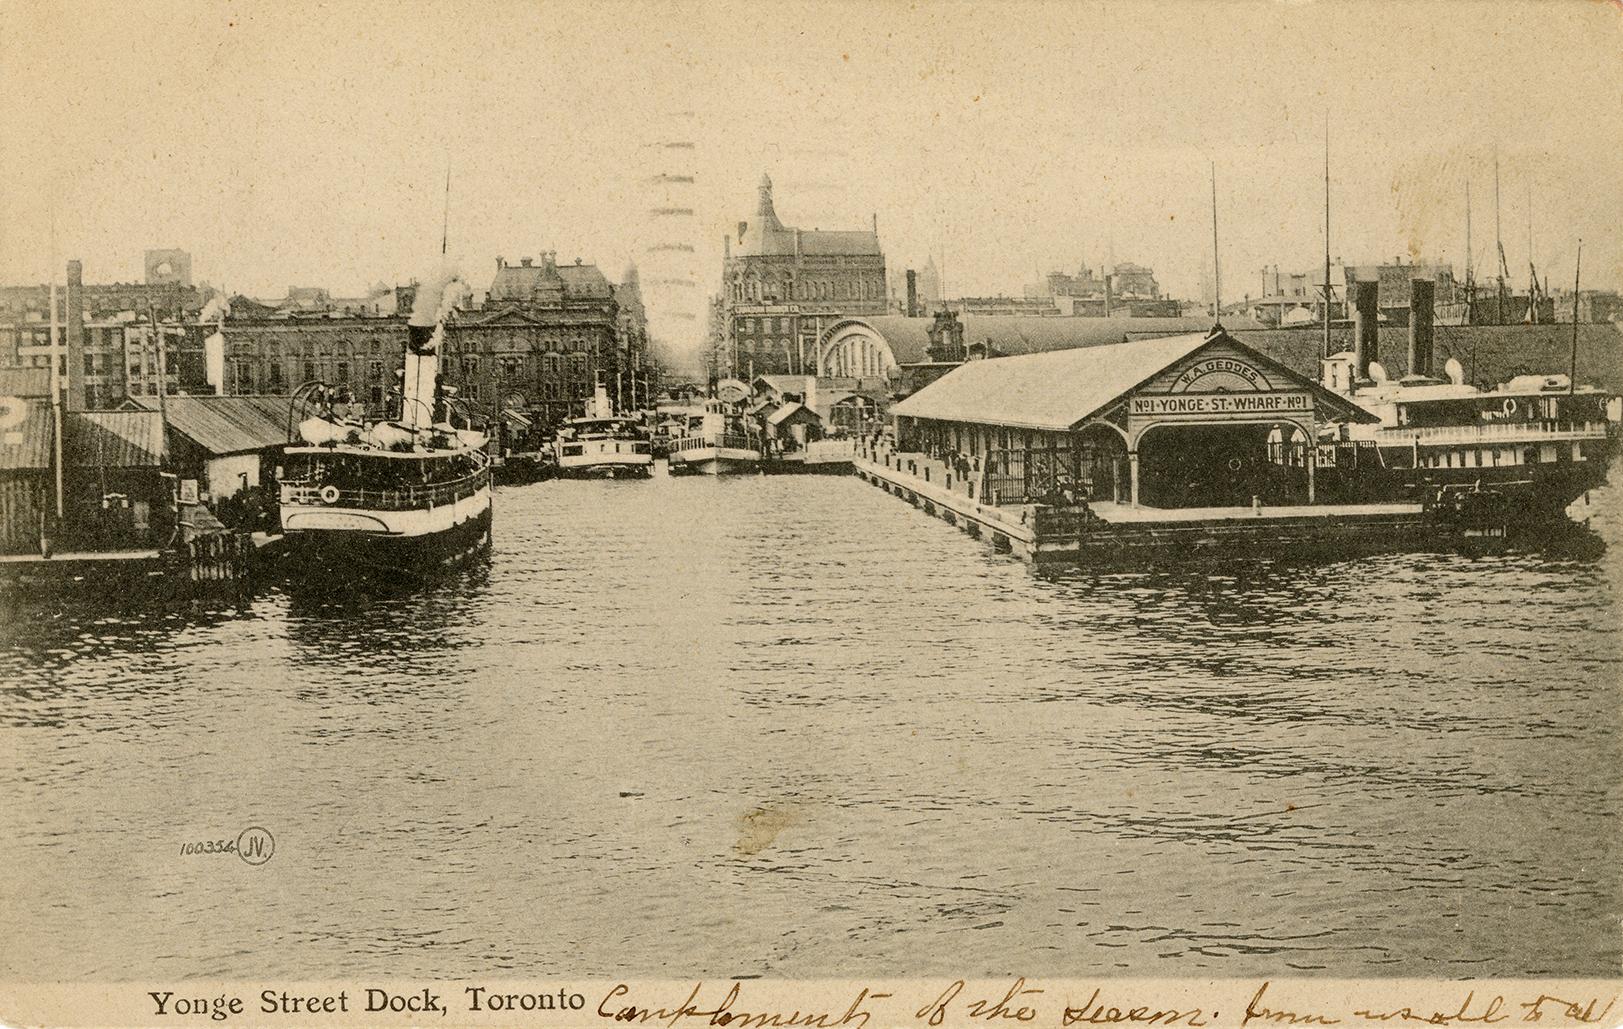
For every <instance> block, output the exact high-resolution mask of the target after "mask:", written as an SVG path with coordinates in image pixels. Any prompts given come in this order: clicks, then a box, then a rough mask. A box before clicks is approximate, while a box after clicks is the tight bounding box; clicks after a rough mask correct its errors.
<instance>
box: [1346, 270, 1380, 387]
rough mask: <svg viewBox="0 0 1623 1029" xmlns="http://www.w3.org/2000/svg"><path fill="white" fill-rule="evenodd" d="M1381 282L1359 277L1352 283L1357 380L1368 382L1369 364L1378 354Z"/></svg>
mask: <svg viewBox="0 0 1623 1029" xmlns="http://www.w3.org/2000/svg"><path fill="white" fill-rule="evenodd" d="M1380 287H1381V284H1380V283H1379V282H1377V281H1372V280H1371V281H1366V280H1364V279H1359V280H1357V281H1355V282H1354V283H1353V353H1354V355H1355V356H1356V357H1357V365H1358V374H1357V376H1356V379H1357V381H1360V382H1369V381H1371V380H1370V377H1369V366H1370V364H1372V363H1373V362H1374V361H1376V360H1377V359H1378V358H1379V356H1380V339H1381V337H1380V331H1381V330H1380V323H1379V319H1378V313H1377V312H1378V310H1379V308H1378V301H1379V297H1380Z"/></svg>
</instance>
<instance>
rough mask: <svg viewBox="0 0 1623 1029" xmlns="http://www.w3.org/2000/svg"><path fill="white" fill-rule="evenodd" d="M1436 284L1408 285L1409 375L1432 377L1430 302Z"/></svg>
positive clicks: (1413, 282) (1415, 281) (1417, 281)
mask: <svg viewBox="0 0 1623 1029" xmlns="http://www.w3.org/2000/svg"><path fill="white" fill-rule="evenodd" d="M1435 287H1436V284H1435V283H1433V282H1432V281H1431V280H1430V279H1413V280H1411V281H1410V283H1409V374H1410V375H1424V376H1426V377H1427V378H1431V377H1432V321H1433V306H1432V301H1433V297H1434V296H1435V293H1434V290H1435Z"/></svg>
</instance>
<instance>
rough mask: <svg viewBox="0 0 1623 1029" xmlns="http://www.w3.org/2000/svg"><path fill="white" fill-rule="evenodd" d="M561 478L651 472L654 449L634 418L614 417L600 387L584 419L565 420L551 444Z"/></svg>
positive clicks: (631, 475)
mask: <svg viewBox="0 0 1623 1029" xmlns="http://www.w3.org/2000/svg"><path fill="white" fill-rule="evenodd" d="M553 453H554V456H555V458H556V464H557V469H558V475H559V476H560V477H564V478H575V479H581V478H610V479H612V478H637V479H646V478H648V476H649V475H650V474H651V473H652V472H653V468H654V450H653V444H652V443H651V442H650V441H649V439H648V437H647V434H646V433H644V432H643V431H642V429H641V427H640V425H639V423H638V421H637V419H635V418H626V417H617V416H616V415H615V414H614V410H613V406H612V405H611V404H610V403H609V394H608V391H607V390H605V389H604V388H603V386H602V385H601V384H599V385H598V387H597V389H596V391H595V392H594V393H593V396H592V400H591V403H590V404H589V405H588V408H587V412H586V414H585V416H583V417H580V418H570V419H567V420H566V421H565V422H564V423H563V425H562V426H560V427H559V429H558V435H557V437H556V439H554V441H553Z"/></svg>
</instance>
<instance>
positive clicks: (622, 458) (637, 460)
mask: <svg viewBox="0 0 1623 1029" xmlns="http://www.w3.org/2000/svg"><path fill="white" fill-rule="evenodd" d="M653 470H654V458H653V455H652V454H613V455H605V456H604V457H599V458H594V459H579V458H573V459H571V458H565V459H564V460H563V461H562V462H561V463H560V464H559V465H558V476H559V478H563V479H646V478H648V476H649V475H650V474H652V473H653Z"/></svg>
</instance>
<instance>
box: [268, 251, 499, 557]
mask: <svg viewBox="0 0 1623 1029" xmlns="http://www.w3.org/2000/svg"><path fill="white" fill-rule="evenodd" d="M466 289H467V287H466V286H465V285H463V284H462V283H461V280H460V279H457V278H456V277H455V276H448V277H443V278H442V279H441V280H439V281H437V282H433V283H429V284H425V285H424V286H422V287H419V290H418V293H417V297H416V302H415V304H414V305H413V309H412V314H411V318H410V319H409V321H408V323H407V329H406V331H407V340H406V349H405V364H404V371H403V375H404V378H403V382H402V385H401V398H400V412H399V417H398V418H395V419H393V420H385V421H377V422H371V423H367V422H365V421H363V420H361V419H358V418H355V417H352V416H351V415H350V414H349V413H348V412H347V411H346V410H345V409H346V408H347V407H349V405H348V404H346V403H345V401H346V400H347V397H346V394H345V391H343V390H341V389H333V388H331V387H328V386H326V385H324V384H322V383H306V384H305V385H304V386H301V387H299V390H298V391H296V392H295V394H294V399H293V401H292V405H293V406H290V409H289V415H288V420H289V422H291V421H292V420H293V418H294V410H295V407H296V406H297V405H300V404H305V403H308V402H309V401H310V400H311V399H314V400H315V401H316V402H317V404H318V412H317V413H316V414H314V415H312V416H311V417H308V418H305V419H304V420H302V421H301V422H299V425H298V437H299V438H298V440H297V441H296V442H290V445H289V446H288V447H287V449H286V450H285V452H284V454H285V461H284V467H283V468H282V469H280V470H279V471H278V474H277V479H278V483H279V486H280V492H281V505H282V528H283V531H284V532H285V534H286V540H287V546H288V553H289V557H290V558H292V559H293V561H294V562H295V563H296V564H300V565H308V566H311V567H313V568H315V569H317V570H319V571H321V572H325V573H326V574H329V575H331V574H336V575H343V574H345V573H346V572H349V571H352V570H354V571H367V570H370V571H374V572H382V573H384V574H386V575H394V574H397V573H402V572H403V573H408V574H409V573H414V572H426V571H432V570H434V569H439V568H444V567H449V566H455V565H457V564H460V563H462V562H464V561H466V560H468V559H470V558H472V557H475V556H477V555H480V554H482V553H485V552H486V551H487V550H488V548H489V545H490V538H491V485H490V458H489V457H488V456H487V455H486V453H485V450H484V447H485V444H486V438H485V435H484V433H481V432H475V431H473V430H472V429H471V428H468V427H464V428H456V427H454V426H453V425H452V424H451V423H450V418H451V414H452V410H453V408H454V407H456V406H457V401H456V398H455V397H454V396H452V395H451V393H450V391H448V390H444V389H442V388H441V387H440V384H439V350H440V345H441V343H442V341H443V339H444V335H445V318H446V316H447V315H448V314H449V313H450V311H451V309H452V308H454V307H455V306H456V303H457V299H458V298H459V297H460V296H461V295H463V294H464V293H465V292H466ZM464 410H465V408H464Z"/></svg>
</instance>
